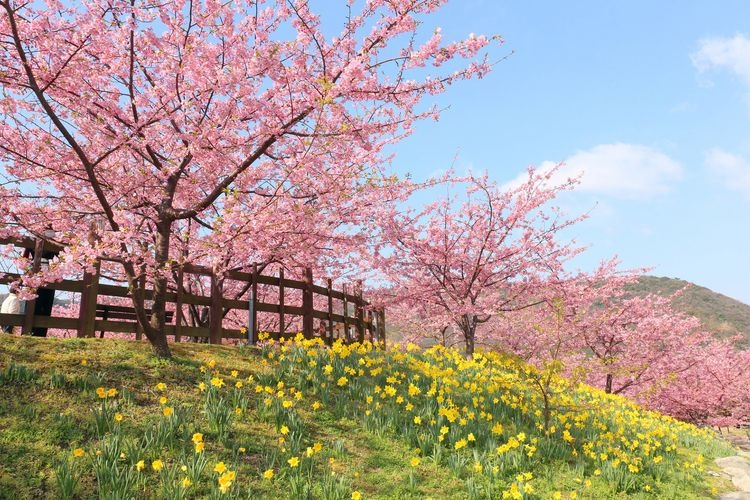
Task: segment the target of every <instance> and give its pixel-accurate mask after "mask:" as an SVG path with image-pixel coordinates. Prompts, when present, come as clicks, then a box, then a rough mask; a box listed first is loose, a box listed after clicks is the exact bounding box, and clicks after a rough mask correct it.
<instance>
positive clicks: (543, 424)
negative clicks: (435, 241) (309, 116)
mask: <svg viewBox="0 0 750 500" xmlns="http://www.w3.org/2000/svg"><path fill="white" fill-rule="evenodd" d="M1 340H2V342H0V401H3V404H2V405H0V456H2V457H3V460H2V461H0V492H9V491H13V492H15V493H14V494H15V496H17V497H18V498H71V497H75V498H79V497H80V498H90V497H92V496H96V495H99V496H100V497H106V498H130V497H133V496H138V497H144V498H325V499H350V498H351V499H358V498H426V497H433V498H516V499H522V498H523V499H530V498H544V499H548V498H575V497H578V498H597V499H606V498H712V497H715V496H716V495H717V494H718V493H719V492H721V491H724V490H726V489H729V488H731V486H730V485H728V483H727V482H726V481H722V480H720V479H719V478H714V477H711V476H709V475H708V474H707V472H708V469H710V468H711V464H712V458H713V457H715V456H717V455H718V454H726V453H731V450H730V449H729V448H728V447H727V446H726V444H724V443H723V442H721V441H719V440H717V439H716V437H715V435H714V434H713V433H712V432H711V431H710V430H707V429H698V428H695V427H693V426H691V425H687V424H683V423H680V422H677V421H674V420H673V419H671V418H668V417H663V416H660V415H657V414H655V413H651V412H646V411H643V410H641V409H639V408H638V407H636V406H635V405H633V404H632V403H630V402H628V401H627V400H625V399H624V398H620V397H618V396H613V395H607V394H604V393H602V392H601V391H597V390H594V389H591V388H588V387H586V386H582V385H575V384H572V383H570V382H568V381H566V380H565V379H562V378H559V377H557V376H554V374H544V373H538V372H537V371H535V370H534V369H533V368H531V367H529V366H527V365H525V364H523V363H520V362H517V361H515V360H513V359H510V358H507V357H503V356H500V355H497V354H492V353H490V354H487V355H486V356H479V357H478V358H477V359H475V360H473V361H467V360H465V359H464V358H463V357H462V356H461V355H460V354H459V353H458V352H456V351H451V350H442V349H431V350H428V351H424V352H422V351H419V350H418V349H414V348H409V349H408V351H407V352H405V351H397V350H392V349H389V350H388V351H382V350H373V349H372V347H371V346H369V345H362V346H357V345H355V346H353V347H347V346H341V345H334V346H333V348H331V349H324V348H320V347H318V346H316V345H315V344H314V343H312V342H307V341H305V342H302V343H300V344H291V345H289V344H284V345H278V344H276V345H267V346H264V347H263V348H262V349H256V348H252V349H251V348H236V347H222V346H209V345H199V344H186V343H182V344H174V345H173V348H174V353H175V358H174V359H173V360H172V361H162V360H157V359H154V358H153V357H152V355H151V354H150V350H149V347H148V345H147V344H145V343H141V342H129V341H117V340H109V339H36V338H30V337H17V336H3V337H2V339H1ZM105 494H106V496H105ZM0 496H2V495H0Z"/></svg>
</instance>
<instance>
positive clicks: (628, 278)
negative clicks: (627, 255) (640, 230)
mask: <svg viewBox="0 0 750 500" xmlns="http://www.w3.org/2000/svg"><path fill="white" fill-rule="evenodd" d="M642 271H643V270H633V271H618V270H617V261H616V260H614V259H613V260H610V261H607V262H604V263H603V264H602V265H601V266H600V267H599V268H598V269H596V270H595V271H594V272H592V273H590V274H587V273H581V272H579V273H576V274H574V275H569V276H560V277H558V278H556V279H555V280H551V281H550V282H549V283H548V285H547V286H545V287H542V288H540V289H539V291H538V292H537V293H538V295H539V297H543V300H541V301H540V302H539V304H537V305H536V306H534V307H532V308H528V309H525V310H523V311H517V312H514V313H509V314H507V315H505V316H503V317H502V318H498V319H497V320H496V321H494V322H493V323H492V324H491V325H488V328H489V329H490V330H491V332H490V334H489V335H488V337H489V338H491V339H492V344H491V345H492V346H493V347H495V348H498V349H502V350H506V351H510V352H513V353H514V354H517V355H519V356H521V357H523V358H524V359H526V360H527V361H529V362H531V363H533V364H535V365H537V366H538V367H546V366H549V365H550V364H551V363H559V364H560V366H562V367H564V372H565V373H566V374H567V375H568V376H569V377H573V378H576V379H578V380H583V381H585V382H588V383H589V384H591V385H593V386H595V387H599V388H601V389H602V390H604V391H605V392H608V393H613V394H622V395H625V396H628V397H631V398H633V399H635V400H637V401H639V402H640V403H642V404H644V405H646V406H648V407H649V408H651V409H654V410H658V411H661V412H663V413H667V414H670V415H672V416H675V417H677V418H681V419H683V420H687V421H691V422H695V423H724V424H727V423H736V422H739V421H743V420H747V419H748V418H749V415H748V413H747V408H748V404H750V391H748V389H747V387H748V385H747V381H748V377H749V376H750V375H748V372H750V368H748V365H747V359H748V358H747V356H748V354H747V353H746V352H742V351H738V350H737V349H736V347H735V346H734V344H733V339H717V338H715V337H714V336H713V335H712V334H711V332H708V331H706V330H705V329H704V328H703V327H702V325H701V323H700V321H699V320H698V319H696V318H694V317H691V316H688V315H686V314H683V313H680V312H678V311H677V310H675V308H674V307H673V306H672V304H673V303H674V301H675V299H676V298H678V297H679V295H680V294H681V293H682V292H683V291H678V292H677V293H676V294H673V295H669V296H659V295H646V296H633V294H632V292H631V291H630V289H629V287H628V285H630V284H632V283H634V282H636V281H637V279H638V276H639V274H640V273H641V272H642Z"/></svg>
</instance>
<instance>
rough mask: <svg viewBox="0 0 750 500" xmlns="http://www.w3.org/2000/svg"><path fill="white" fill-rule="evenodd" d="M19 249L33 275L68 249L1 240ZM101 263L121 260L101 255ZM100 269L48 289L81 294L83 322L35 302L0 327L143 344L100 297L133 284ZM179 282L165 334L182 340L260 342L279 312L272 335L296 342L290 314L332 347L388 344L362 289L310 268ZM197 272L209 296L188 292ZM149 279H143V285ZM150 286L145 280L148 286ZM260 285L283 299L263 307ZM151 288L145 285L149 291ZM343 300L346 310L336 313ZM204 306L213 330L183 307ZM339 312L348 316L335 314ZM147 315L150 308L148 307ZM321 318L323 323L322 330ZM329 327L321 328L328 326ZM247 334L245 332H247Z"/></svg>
mask: <svg viewBox="0 0 750 500" xmlns="http://www.w3.org/2000/svg"><path fill="white" fill-rule="evenodd" d="M8 244H10V245H13V246H15V247H17V248H21V249H27V250H29V251H33V254H32V255H33V263H32V268H31V272H32V273H36V272H39V271H40V269H41V266H42V255H44V254H47V255H49V254H51V253H58V252H60V251H62V250H63V248H62V247H60V246H59V245H56V244H54V243H50V242H47V241H43V240H41V239H33V238H0V245H8ZM101 260H102V261H115V262H116V261H117V260H116V259H109V258H107V257H102V258H101ZM94 269H95V272H93V273H91V272H88V271H87V272H85V273H84V275H83V279H80V280H71V279H64V280H61V281H57V282H52V283H48V284H45V285H44V287H43V288H40V290H41V289H47V290H54V291H62V292H73V293H79V294H81V297H80V310H79V314H78V318H66V317H54V316H51V315H39V314H35V305H36V304H35V301H34V300H29V301H26V306H25V311H24V313H23V314H0V325H8V326H14V327H15V326H20V327H21V330H22V334H29V333H31V332H32V330H33V329H35V328H55V329H64V330H75V331H76V335H77V336H78V337H94V336H95V334H96V332H100V335H99V336H100V337H103V336H104V333H105V332H111V333H134V334H135V336H136V339H141V337H142V332H143V328H142V327H141V325H140V324H139V323H138V321H137V319H136V314H135V309H134V308H133V307H129V306H124V305H113V304H100V303H98V299H99V298H100V297H115V298H132V290H130V289H129V288H128V287H126V286H121V285H113V284H110V283H102V282H100V281H101V275H100V263H99V262H97V263H96V265H95V266H94ZM174 270H176V280H175V283H174V287H175V289H174V290H170V291H168V292H167V294H166V299H167V303H168V304H174V311H171V310H168V311H167V313H166V322H167V324H166V325H165V328H164V333H165V334H166V335H168V336H174V339H175V341H177V342H179V341H180V340H181V338H182V337H193V338H207V339H208V341H209V342H210V343H221V341H222V339H246V340H247V341H248V343H251V344H254V343H256V342H257V340H258V334H259V331H258V330H259V329H258V313H267V314H273V315H278V331H274V332H268V333H269V335H270V337H271V338H276V339H279V338H282V337H285V338H291V337H294V336H296V334H297V332H296V331H295V332H287V331H286V325H288V324H289V323H288V322H287V317H289V316H292V317H301V319H302V331H301V333H302V334H303V335H304V337H305V338H313V337H316V336H318V337H321V338H322V339H323V340H324V341H325V342H326V343H328V344H329V345H330V344H331V343H332V342H333V341H334V339H336V338H340V339H342V340H343V341H344V342H353V341H359V342H361V341H364V340H371V341H373V342H376V343H380V344H383V345H384V344H385V311H384V310H382V309H378V310H375V309H372V308H371V307H370V304H369V303H368V302H367V301H366V300H364V299H363V297H362V289H361V285H360V286H359V287H357V288H356V290H355V293H347V290H346V287H344V289H343V290H334V289H333V284H332V281H331V280H330V279H327V280H326V282H325V286H322V285H318V284H315V283H314V280H313V274H312V270H311V269H305V271H304V278H303V279H302V280H294V279H288V278H285V277H284V269H283V268H281V269H280V270H279V274H278V276H269V275H264V274H261V273H259V272H258V266H257V264H253V265H252V271H251V272H247V271H227V272H225V273H224V274H222V275H221V276H217V275H216V273H214V272H213V271H212V270H211V269H210V268H208V267H205V266H199V265H195V264H189V263H186V264H182V265H177V266H176V267H175V269H174ZM186 274H193V275H198V276H205V277H208V278H209V279H210V282H211V286H210V295H200V294H195V293H191V292H190V291H188V290H186V289H185V286H184V284H185V283H184V282H185V275H186ZM21 276H22V275H21V274H18V273H5V274H4V275H2V276H0V283H4V284H10V283H13V282H15V281H18V280H19V279H20V278H21ZM144 279H145V278H142V280H144ZM225 280H232V281H239V282H242V283H244V286H243V289H244V290H247V295H246V297H245V298H244V299H242V298H234V297H232V298H230V297H225V296H224V293H223V291H224V290H223V284H224V281H225ZM142 284H145V283H142ZM258 285H264V286H265V288H266V290H265V291H266V294H268V292H269V290H268V289H269V288H270V289H271V290H273V289H276V291H277V297H278V301H277V302H275V303H272V302H262V301H260V300H258ZM144 289H145V286H144ZM289 290H299V291H301V294H302V305H301V306H299V305H289V304H287V303H286V300H285V299H286V295H287V294H286V292H287V291H289ZM144 295H145V299H146V300H152V298H153V291H152V290H149V289H145V294H144ZM316 295H317V296H322V297H324V298H325V300H323V301H319V302H323V303H325V304H326V307H325V310H317V309H315V307H314V304H315V297H316ZM335 303H337V304H338V305H339V306H340V307H339V308H335V307H334V304H335ZM186 305H187V306H190V305H193V306H202V307H204V308H208V311H209V324H208V326H190V325H188V324H186V323H187V318H186V317H185V314H184V311H183V306H186ZM232 309H235V310H241V311H247V324H246V326H245V328H243V329H236V328H235V329H232V328H224V327H223V321H224V316H225V313H226V312H227V311H228V310H232ZM336 310H340V311H341V312H334V311H336ZM146 312H147V314H148V313H150V310H148V309H147V310H146ZM315 320H318V321H319V324H318V328H317V329H316V328H315ZM321 325H322V327H321ZM245 330H246V331H245Z"/></svg>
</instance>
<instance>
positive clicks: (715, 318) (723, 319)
mask: <svg viewBox="0 0 750 500" xmlns="http://www.w3.org/2000/svg"><path fill="white" fill-rule="evenodd" d="M686 286H687V287H688V288H687V289H686V290H685V292H684V293H683V294H682V295H681V296H680V297H678V298H677V300H676V301H675V304H674V305H675V307H676V308H677V309H678V310H680V311H683V312H685V313H687V314H690V315H692V316H695V317H696V318H698V319H700V320H701V321H702V322H703V324H704V325H705V326H706V327H707V328H709V329H711V330H713V331H715V332H717V333H718V334H719V335H720V336H722V337H728V336H730V335H736V334H741V335H742V336H743V340H742V341H741V342H740V343H739V345H740V346H742V347H744V348H750V305H747V304H744V303H742V302H740V301H739V300H735V299H733V298H731V297H727V296H726V295H722V294H720V293H717V292H714V291H713V290H710V289H708V288H706V287H703V286H699V285H695V284H692V283H690V282H688V281H685V280H681V279H676V278H665V277H658V276H642V277H641V278H640V279H639V280H638V283H637V284H636V285H633V286H632V287H631V290H632V291H633V292H634V293H636V294H638V295H645V294H647V293H656V294H660V295H670V294H673V293H674V292H676V291H678V290H681V289H683V288H685V287H686Z"/></svg>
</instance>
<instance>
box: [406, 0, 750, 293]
mask: <svg viewBox="0 0 750 500" xmlns="http://www.w3.org/2000/svg"><path fill="white" fill-rule="evenodd" d="M748 20H750V2H744V1H736V2H728V1H721V2H705V1H693V2H689V1H683V2H645V1H628V2H601V1H593V0H592V1H568V2H526V1H520V0H519V1H492V0H454V1H453V2H451V3H449V4H448V5H447V6H446V7H445V8H444V9H443V10H442V11H441V12H440V14H439V15H437V16H435V17H433V18H431V19H429V20H427V22H426V24H427V26H425V29H426V30H427V32H428V33H429V32H431V31H432V27H434V26H440V27H441V28H442V30H443V33H444V34H445V38H446V39H454V38H460V37H463V36H466V35H467V34H468V33H471V32H474V33H483V34H488V35H489V34H500V35H501V36H502V37H503V38H504V39H505V44H504V45H503V46H502V47H500V48H499V49H494V50H493V56H494V58H495V59H500V58H502V57H503V56H505V55H506V54H509V53H510V52H511V51H512V52H513V55H512V56H511V57H509V58H508V59H507V60H505V61H503V62H500V63H499V64H498V65H497V66H496V68H495V70H494V71H493V72H492V73H491V74H490V75H489V76H488V77H486V78H484V79H483V80H478V81H472V82H464V83H461V84H458V85H456V86H455V87H453V88H452V89H450V90H449V91H448V92H447V93H445V94H444V95H442V96H440V97H439V98H438V101H437V102H438V104H440V105H443V106H450V108H449V109H447V110H446V111H445V112H444V113H443V115H442V117H441V119H440V121H439V122H437V123H427V122H424V123H420V124H419V125H418V126H417V130H416V132H415V133H414V135H413V136H411V137H409V138H408V139H406V140H405V141H404V142H402V143H400V144H399V145H398V147H397V148H396V151H397V154H398V156H397V158H396V160H395V161H394V167H395V168H396V169H397V170H398V171H399V172H407V171H408V172H412V173H413V174H414V176H415V177H416V178H424V177H426V176H428V175H429V174H430V173H431V172H434V171H436V170H439V169H443V168H446V167H448V166H450V165H451V163H452V162H453V161H454V158H456V157H457V160H456V163H455V165H456V167H457V168H458V169H459V171H460V170H462V169H463V170H465V169H473V170H476V171H481V170H488V171H489V172H490V174H491V176H492V177H493V178H495V179H496V180H498V182H501V183H506V182H511V181H512V180H513V179H514V178H516V177H517V176H518V175H519V173H521V172H522V171H523V170H524V169H525V168H526V166H527V165H531V164H533V165H539V166H544V165H548V164H550V163H549V162H559V161H563V160H565V161H566V162H567V164H568V167H567V168H568V171H569V173H571V172H575V171H580V170H582V171H584V172H585V173H584V177H583V183H582V185H581V187H580V189H579V190H578V192H576V193H574V194H571V195H569V196H566V197H565V198H564V199H561V200H560V204H561V205H562V206H563V208H564V209H566V210H567V211H568V212H569V213H571V214H577V213H581V212H586V211H590V218H589V219H588V220H587V221H585V222H583V223H581V224H580V225H578V226H577V227H576V228H575V229H574V230H572V231H571V233H570V236H574V237H575V238H576V239H577V240H578V242H579V243H581V244H585V245H587V246H589V250H588V251H587V252H586V255H585V256H584V257H582V258H580V259H579V260H578V261H577V262H576V263H577V264H578V265H580V266H581V267H583V268H591V267H593V266H594V265H595V264H596V263H597V262H598V261H599V260H601V259H604V258H607V257H610V256H612V255H615V254H617V255H618V256H619V257H620V259H621V260H622V263H623V264H622V266H623V267H624V268H635V267H653V268H654V270H653V271H652V274H655V275H659V276H670V277H679V278H683V279H687V280H689V281H693V282H695V283H697V284H700V285H703V286H707V287H709V288H712V289H714V290H716V291H718V292H721V293H724V294H726V295H729V296H731V297H734V298H737V299H739V300H742V301H743V302H745V303H750V23H749V22H748Z"/></svg>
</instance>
